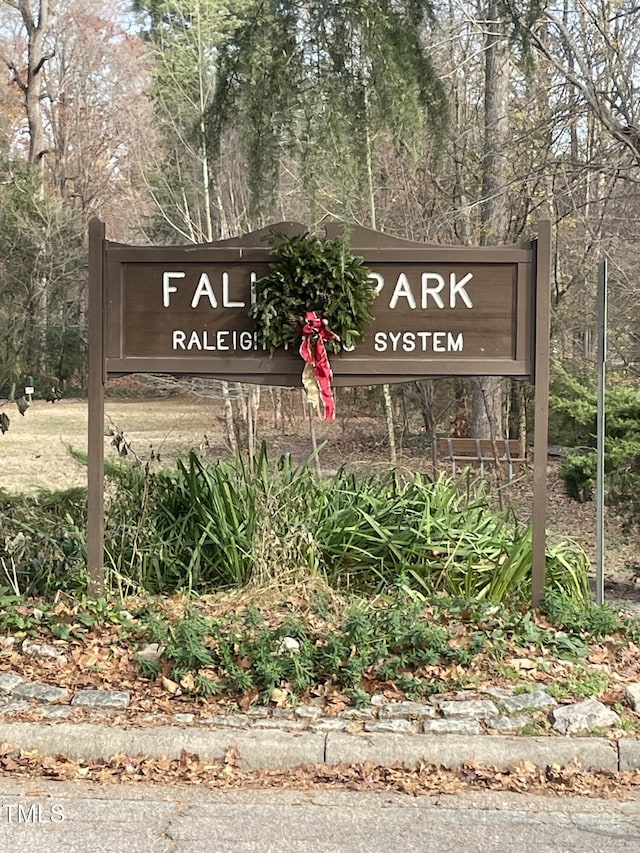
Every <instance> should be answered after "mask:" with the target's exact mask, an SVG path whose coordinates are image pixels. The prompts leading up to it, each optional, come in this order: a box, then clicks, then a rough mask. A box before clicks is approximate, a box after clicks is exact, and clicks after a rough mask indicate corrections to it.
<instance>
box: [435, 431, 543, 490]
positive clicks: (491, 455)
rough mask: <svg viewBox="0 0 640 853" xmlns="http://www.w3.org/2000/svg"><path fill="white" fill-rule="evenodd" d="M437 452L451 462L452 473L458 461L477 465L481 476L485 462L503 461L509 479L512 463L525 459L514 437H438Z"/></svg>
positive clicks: (512, 467) (511, 476)
mask: <svg viewBox="0 0 640 853" xmlns="http://www.w3.org/2000/svg"><path fill="white" fill-rule="evenodd" d="M496 452H497V460H496ZM438 454H439V456H440V458H442V459H448V460H449V461H450V462H451V464H452V466H453V473H454V474H455V473H456V465H457V463H459V462H462V463H465V464H466V465H473V464H474V463H475V464H477V465H479V466H480V475H481V476H484V466H485V464H487V463H490V464H494V465H495V463H496V461H498V462H502V463H505V464H506V465H507V466H508V470H509V479H510V480H511V479H513V471H514V465H516V464H517V463H519V462H526V461H527V460H526V457H524V456H522V450H521V447H520V442H519V441H518V440H517V439H515V438H511V439H503V438H499V439H496V440H495V441H492V440H491V439H489V438H439V439H438Z"/></svg>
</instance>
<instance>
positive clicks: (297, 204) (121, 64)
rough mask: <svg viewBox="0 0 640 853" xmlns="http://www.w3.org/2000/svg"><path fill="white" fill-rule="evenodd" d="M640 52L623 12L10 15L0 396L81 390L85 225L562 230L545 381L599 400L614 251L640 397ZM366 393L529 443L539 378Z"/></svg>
mask: <svg viewBox="0 0 640 853" xmlns="http://www.w3.org/2000/svg"><path fill="white" fill-rule="evenodd" d="M639 55H640V4H638V3H636V2H633V0H554V1H553V2H545V0H529V2H527V1H526V0H522V2H518V0H469V2H467V1H466V0H395V2H392V1H391V0H361V2H355V0H340V1H339V2H338V0H237V2H227V0H174V2H169V0H148V2H144V1H143V0H135V2H134V3H133V4H130V3H126V2H119V0H3V2H1V3H0V62H1V69H2V73H1V74H0V394H1V395H3V396H4V397H7V398H11V397H13V395H14V393H15V392H16V388H17V389H18V392H19V393H21V390H20V389H21V386H22V385H23V384H24V382H25V379H26V377H27V376H28V375H31V376H33V377H35V379H36V385H37V389H38V390H39V391H41V392H42V393H43V395H44V389H48V388H49V387H51V386H55V387H56V388H59V389H63V390H64V392H65V394H69V393H72V392H74V391H79V392H82V391H83V389H84V388H85V386H86V369H87V340H86V326H87V324H86V301H87V269H86V263H87V260H86V233H87V222H88V220H89V219H90V218H91V217H93V216H99V217H100V218H102V219H103V220H104V221H105V222H106V225H107V235H108V237H109V238H110V239H112V240H116V241H123V242H132V243H149V242H153V243H174V244H175V243H186V242H201V241H210V240H216V239H219V238H225V237H228V236H230V235H233V234H237V233H241V232H246V231H249V230H253V229H255V228H258V227H261V226H263V225H265V224H267V223H270V222H277V221H281V220H285V219H293V220H298V221H301V222H304V223H305V224H307V225H308V226H309V228H310V229H311V230H316V229H318V228H320V226H321V223H322V221H323V219H324V218H325V217H338V218H343V219H346V220H347V221H349V222H356V223H360V224H362V225H366V226H370V227H374V228H378V229H380V230H383V231H386V232H388V233H390V234H394V235H397V236H400V237H408V238H411V239H413V240H425V241H432V242H437V243H447V244H461V245H467V244H480V245H491V244H505V243H512V242H516V241H519V240H523V239H530V238H531V237H533V236H535V234H536V226H537V222H538V221H539V220H540V219H543V218H549V219H550V220H551V222H552V228H553V235H554V243H553V269H552V303H553V318H552V326H553V328H552V354H553V358H554V371H555V376H556V381H557V377H561V381H562V382H564V383H565V387H569V386H568V385H567V382H571V383H572V384H571V386H570V387H571V388H572V389H573V390H572V395H573V396H576V395H577V396H579V395H580V388H586V389H590V388H592V384H593V378H594V368H595V346H596V339H595V338H596V335H595V329H596V284H597V265H598V261H599V260H600V259H601V258H603V257H607V258H609V262H610V265H609V286H610V292H609V300H610V309H609V310H610V319H609V331H610V338H609V340H610V351H609V357H610V365H611V368H612V371H611V379H610V382H611V383H612V384H613V385H615V386H618V387H620V388H622V389H624V393H625V394H626V393H627V391H629V392H632V391H635V385H636V377H637V373H638V364H639V361H640V336H639V333H638V325H637V323H636V309H635V305H636V303H637V295H638V284H637V281H636V277H637V270H638V255H637V252H636V250H635V247H636V244H637V241H638V232H639V230H640V187H639V179H640V168H639V167H640V97H639V92H638V90H639V88H640V68H639V65H638V56H639ZM562 377H564V378H562ZM218 393H220V394H224V395H226V396H227V397H228V396H229V395H230V396H231V397H240V398H242V397H246V396H247V395H249V393H250V392H249V391H248V390H247V389H237V388H236V389H231V391H230V390H229V388H228V387H224V388H220V389H216V390H212V391H211V394H218ZM365 393H368V394H369V396H370V395H371V393H372V392H365V391H362V394H363V395H364V394H365ZM383 393H384V394H386V397H383ZM375 394H377V395H380V405H381V407H382V405H383V404H384V401H385V399H386V403H387V410H388V411H389V407H391V406H393V403H394V401H395V402H396V403H397V401H398V400H399V399H400V398H401V399H402V401H403V404H404V405H406V403H407V401H409V403H410V404H411V405H413V406H415V407H416V409H417V410H419V411H420V413H421V414H422V417H423V420H424V425H425V430H426V432H428V433H429V432H431V433H432V434H435V432H436V431H438V430H439V431H444V432H445V433H446V432H449V431H453V432H456V433H458V434H465V433H468V434H471V435H474V436H481V435H486V434H487V431H488V429H489V422H488V420H487V416H489V417H490V419H491V422H492V427H493V432H494V434H499V435H500V434H502V435H506V434H507V432H510V433H511V434H512V435H514V436H516V437H517V436H518V435H520V436H523V437H524V435H525V431H526V425H527V424H526V412H527V398H528V389H527V388H526V387H525V386H524V383H520V382H515V381H513V382H507V381H506V380H498V379H487V378H482V377H480V378H478V379H476V380H469V381H467V382H455V383H451V382H450V381H446V380H438V381H433V380H424V381H423V382H419V383H413V384H412V385H411V386H406V387H404V386H403V387H395V388H393V389H391V391H389V389H386V391H384V392H383V390H382V389H377V390H376V391H375ZM560 396H561V397H562V396H563V394H562V392H560ZM564 396H565V397H566V395H564ZM363 399H364V398H363ZM626 399H627V398H626ZM444 400H446V401H449V402H448V403H447V404H446V405H444V404H441V401H444ZM451 400H453V401H454V402H453V404H451V402H450V401H451ZM246 408H248V407H246V405H245V409H246ZM589 418H591V413H590V414H589V416H588V418H587V428H586V429H585V430H583V432H585V433H586V439H582V440H586V441H587V442H588V441H589V439H590V429H589V428H588V427H589V423H590V421H589ZM443 419H444V421H443ZM573 420H574V425H575V418H574V419H573ZM560 421H562V417H559V418H557V419H556V426H555V427H554V428H555V429H556V430H560V433H559V438H560V439H564V438H566V435H562V434H561V428H560V426H558V424H560ZM554 437H558V436H557V435H555V436H554V434H552V438H554ZM574 437H575V438H576V439H578V438H579V436H574ZM578 443H579V441H578Z"/></svg>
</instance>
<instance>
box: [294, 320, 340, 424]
mask: <svg viewBox="0 0 640 853" xmlns="http://www.w3.org/2000/svg"><path fill="white" fill-rule="evenodd" d="M335 340H340V338H339V337H338V335H336V334H335V332H332V331H331V330H330V329H329V324H328V323H327V321H326V320H324V319H323V318H322V317H319V316H318V314H316V312H315V311H307V313H306V314H305V315H304V323H303V325H302V344H301V346H300V355H301V356H302V358H303V359H304V360H305V362H306V363H307V364H309V365H310V366H311V367H312V368H313V372H314V375H315V378H316V382H317V383H318V388H319V389H320V395H321V397H322V404H323V406H324V416H325V419H326V420H328V421H332V420H333V419H334V418H335V414H336V406H335V402H334V400H333V393H332V391H331V380H332V379H333V373H332V372H331V365H330V364H329V358H328V356H327V350H326V347H325V345H324V342H325V341H335Z"/></svg>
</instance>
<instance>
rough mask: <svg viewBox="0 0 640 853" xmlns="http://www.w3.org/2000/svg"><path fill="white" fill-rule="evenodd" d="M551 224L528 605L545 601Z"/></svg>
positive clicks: (541, 296) (538, 344)
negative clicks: (529, 602)
mask: <svg viewBox="0 0 640 853" xmlns="http://www.w3.org/2000/svg"><path fill="white" fill-rule="evenodd" d="M550 281H551V223H550V222H549V221H548V220H542V221H541V222H540V223H539V224H538V239H537V240H536V274H535V282H534V284H535V289H536V290H535V297H536V309H535V311H536V314H535V339H536V340H535V365H534V382H535V407H534V418H535V421H534V434H533V516H532V528H533V531H532V536H533V566H532V573H531V605H532V607H539V606H540V605H541V604H542V602H543V600H544V588H545V580H546V573H547V564H546V534H547V530H546V526H547V455H548V443H549V349H550V343H549V338H550V332H551V287H550Z"/></svg>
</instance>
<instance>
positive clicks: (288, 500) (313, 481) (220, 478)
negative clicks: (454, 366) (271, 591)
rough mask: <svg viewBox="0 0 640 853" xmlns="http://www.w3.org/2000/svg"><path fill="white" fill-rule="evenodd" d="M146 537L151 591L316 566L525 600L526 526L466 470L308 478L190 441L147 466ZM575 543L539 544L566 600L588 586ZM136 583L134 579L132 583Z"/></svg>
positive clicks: (228, 583)
mask: <svg viewBox="0 0 640 853" xmlns="http://www.w3.org/2000/svg"><path fill="white" fill-rule="evenodd" d="M154 502H155V510H154V513H153V518H152V523H153V524H154V526H155V538H156V539H157V540H158V541H162V543H163V565H162V570H161V572H160V574H159V575H157V576H155V577H154V578H153V584H152V591H156V592H161V591H166V590H173V589H180V588H182V589H185V588H186V589H191V590H194V589H198V590H218V589H223V588H238V587H241V586H244V585H246V584H248V583H250V582H252V583H253V584H254V585H255V584H256V583H257V584H259V585H264V586H269V585H270V584H273V583H280V584H281V585H282V584H285V585H286V584H287V583H288V584H291V585H295V584H296V583H301V582H302V581H303V580H305V579H309V578H312V577H313V578H316V579H317V580H318V581H322V582H323V583H326V584H327V585H329V587H331V588H332V589H335V590H338V591H343V592H344V591H354V592H358V593H360V594H364V595H373V594H378V593H381V592H386V591H390V590H393V589H397V588H398V587H401V588H403V589H409V590H415V591H416V592H419V593H420V594H433V595H435V594H442V593H444V594H447V595H451V596H457V597H460V596H462V597H466V598H475V597H479V598H484V599H488V600H491V601H496V602H502V601H510V602H527V601H528V600H529V599H530V594H531V565H532V542H531V530H530V528H529V527H521V526H518V525H517V524H514V523H512V522H510V521H509V520H508V519H507V516H506V515H505V514H504V513H497V512H495V511H494V510H493V509H492V508H491V506H490V503H489V500H488V497H487V496H486V495H485V494H484V491H483V489H482V488H480V489H479V490H478V491H475V492H474V491H473V490H472V489H471V487H470V482H469V480H468V479H466V478H459V479H455V478H451V477H448V476H444V475H442V476H440V477H439V478H438V479H437V480H435V481H431V480H428V479H425V478H424V477H422V476H421V475H419V474H415V475H414V476H413V477H412V478H411V479H410V480H409V481H407V482H402V481H400V479H399V478H398V476H397V475H396V474H395V473H390V474H387V475H377V474H365V475H355V474H350V473H347V472H346V471H344V470H341V471H339V472H338V473H337V474H336V475H335V476H334V477H332V478H331V479H329V480H322V479H320V478H318V477H317V476H316V475H315V473H314V472H313V471H312V469H311V467H310V465H309V464H308V463H304V464H302V465H300V466H294V465H293V464H292V463H291V460H290V458H288V457H284V458H283V460H281V464H280V466H279V467H277V468H276V467H272V466H270V465H269V462H268V459H267V453H266V448H265V446H264V445H263V447H262V449H261V452H260V453H259V454H258V455H257V456H256V458H255V460H253V461H247V460H244V459H242V458H240V457H239V458H237V459H236V460H235V461H233V462H224V461H218V462H215V463H213V464H211V463H207V462H205V461H203V460H202V459H201V458H200V457H199V456H198V455H197V454H196V453H191V454H190V456H189V458H188V459H187V460H186V461H185V462H180V463H179V464H178V468H177V470H176V471H174V472H168V471H163V472H159V473H158V474H157V475H156V489H155V494H154ZM586 568H587V560H586V556H585V554H584V552H583V551H582V550H581V549H579V548H577V547H575V546H570V545H566V544H558V545H554V546H552V547H550V548H549V549H548V551H547V579H548V586H549V587H550V588H553V589H558V590H560V591H563V592H564V593H566V594H567V595H569V596H570V597H571V598H572V599H573V600H575V601H576V602H577V603H580V602H585V601H587V600H588V597H589V589H588V583H587V574H586ZM143 585H145V584H143Z"/></svg>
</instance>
